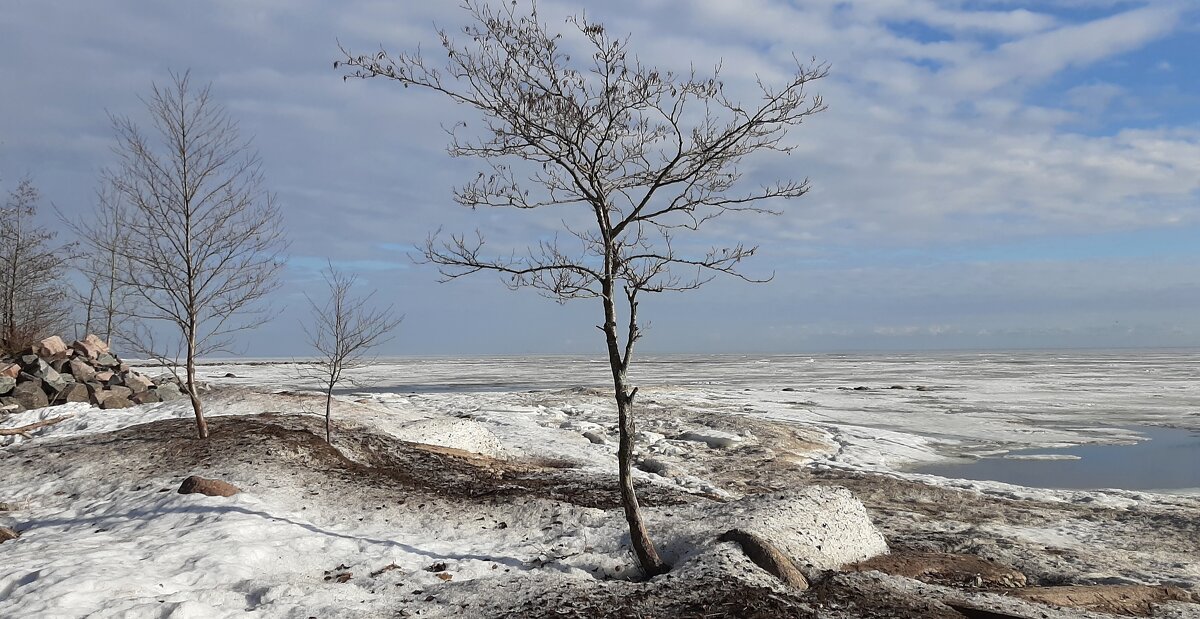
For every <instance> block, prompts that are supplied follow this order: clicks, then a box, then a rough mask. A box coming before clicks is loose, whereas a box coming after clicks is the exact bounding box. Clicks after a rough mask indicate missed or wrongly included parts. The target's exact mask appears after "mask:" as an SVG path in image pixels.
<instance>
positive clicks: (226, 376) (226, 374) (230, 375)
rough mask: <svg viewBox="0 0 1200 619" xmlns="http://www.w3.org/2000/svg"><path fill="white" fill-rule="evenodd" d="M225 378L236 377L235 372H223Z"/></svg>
mask: <svg viewBox="0 0 1200 619" xmlns="http://www.w3.org/2000/svg"><path fill="white" fill-rule="evenodd" d="M225 378H237V374H234V373H233V372H225Z"/></svg>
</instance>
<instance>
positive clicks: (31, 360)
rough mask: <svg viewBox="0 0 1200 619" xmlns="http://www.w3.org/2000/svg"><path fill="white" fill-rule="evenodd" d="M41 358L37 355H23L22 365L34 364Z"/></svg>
mask: <svg viewBox="0 0 1200 619" xmlns="http://www.w3.org/2000/svg"><path fill="white" fill-rule="evenodd" d="M40 360H41V357H38V356H37V355H21V365H33V364H35V363H37V362H38V361H40Z"/></svg>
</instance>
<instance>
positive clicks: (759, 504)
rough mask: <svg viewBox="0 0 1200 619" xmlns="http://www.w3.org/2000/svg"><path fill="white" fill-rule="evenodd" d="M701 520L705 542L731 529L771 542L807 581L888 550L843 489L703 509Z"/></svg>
mask: <svg viewBox="0 0 1200 619" xmlns="http://www.w3.org/2000/svg"><path fill="white" fill-rule="evenodd" d="M704 518H705V519H706V521H710V522H712V523H713V527H714V529H715V530H714V529H709V530H710V531H711V533H709V535H708V537H707V539H708V540H711V539H713V538H715V537H716V536H717V535H719V534H720V533H722V532H724V531H727V530H728V529H730V528H735V529H738V530H740V531H745V532H746V533H752V534H754V535H757V536H759V537H761V538H762V539H764V540H767V541H768V542H770V543H771V544H772V545H773V546H775V548H776V549H778V550H779V551H780V552H782V553H783V554H784V555H785V556H787V557H788V558H790V559H791V560H792V562H793V563H794V564H795V565H796V567H797V568H798V569H800V571H801V572H802V573H804V574H805V575H806V576H808V577H810V578H811V577H813V576H815V575H817V574H818V573H820V572H821V571H823V570H836V569H838V568H839V567H841V566H843V565H846V564H847V563H854V562H856V561H865V560H867V559H869V558H871V557H875V556H878V555H881V554H887V551H888V547H887V542H885V541H884V538H883V534H881V533H880V532H879V530H878V529H876V528H875V525H874V524H872V523H871V517H870V516H869V515H868V514H867V509H866V508H865V507H863V504H862V503H860V502H859V500H858V499H856V498H855V497H854V495H853V494H851V493H850V491H849V490H847V489H845V488H838V487H817V486H812V487H806V488H799V489H796V490H790V491H786V492H773V493H770V494H755V495H748V496H746V497H743V498H741V499H738V500H736V501H731V502H729V503H723V504H721V505H719V506H714V507H711V508H707V509H706V511H705V512H704ZM718 526H719V527H720V528H715V527H718ZM696 543H698V544H703V543H704V541H703V540H696ZM664 558H665V559H667V560H668V561H670V560H671V559H670V558H669V557H664Z"/></svg>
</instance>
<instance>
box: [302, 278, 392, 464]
mask: <svg viewBox="0 0 1200 619" xmlns="http://www.w3.org/2000/svg"><path fill="white" fill-rule="evenodd" d="M321 276H322V278H324V280H325V286H326V287H327V288H328V290H329V293H328V297H327V298H326V299H325V301H324V302H323V303H317V302H316V301H314V300H313V299H312V297H309V296H308V295H307V294H306V295H305V298H307V299H308V305H309V308H310V310H311V312H310V317H311V322H310V323H309V324H307V325H304V333H305V334H306V335H307V336H308V343H309V345H311V346H312V347H313V349H314V350H316V351H317V353H318V356H317V361H316V363H315V364H313V372H312V375H313V377H314V378H316V379H318V380H320V381H321V387H322V388H323V389H324V390H325V442H326V443H330V444H333V429H332V422H331V410H332V404H333V390H334V389H335V388H337V386H338V385H339V384H341V383H343V382H345V381H351V382H353V381H352V380H351V379H350V377H349V376H347V375H346V371H347V370H353V369H355V368H360V367H363V366H365V365H369V364H370V363H371V361H372V359H371V358H369V357H367V354H368V353H369V352H370V351H371V349H373V348H375V347H376V346H379V345H380V344H384V343H386V342H387V341H389V340H391V339H392V331H393V330H394V329H395V328H396V326H397V325H399V324H400V321H401V320H403V317H402V316H396V313H395V310H394V308H393V306H391V305H389V306H387V307H385V308H379V307H375V306H374V305H373V299H374V297H375V292H376V291H374V290H372V291H371V292H369V293H367V294H366V295H363V296H358V295H356V294H355V291H354V288H355V284H356V282H357V281H358V276H357V275H352V274H347V273H345V272H342V271H339V270H338V269H336V268H334V266H333V263H329V264H328V265H327V266H326V268H325V269H323V270H322V271H321Z"/></svg>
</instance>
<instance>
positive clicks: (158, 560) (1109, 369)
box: [0, 353, 1200, 618]
mask: <svg viewBox="0 0 1200 619" xmlns="http://www.w3.org/2000/svg"><path fill="white" fill-rule="evenodd" d="M550 361H552V362H550ZM550 361H548V360H546V359H539V358H531V359H485V360H457V359H442V360H430V359H423V360H396V361H391V362H382V363H380V364H378V365H377V366H373V367H370V368H366V369H364V370H361V371H360V372H359V373H358V375H356V376H355V377H354V378H355V380H356V381H357V382H358V383H359V384H366V385H374V387H373V388H372V389H369V390H355V391H351V392H347V393H340V394H339V395H338V397H337V400H336V402H335V406H334V413H333V417H334V420H335V438H336V437H337V436H338V434H339V433H349V432H352V431H358V430H363V431H369V432H375V433H379V434H381V435H386V436H390V437H394V438H396V439H399V440H403V441H409V442H412V443H421V444H426V445H432V446H438V447H442V448H447V449H453V450H462V451H465V452H471V453H475V454H479V455H480V456H482V457H486V458H493V459H496V460H497V461H504V462H511V463H524V462H527V463H540V464H542V465H547V464H554V465H555V466H562V467H564V468H567V469H570V470H574V471H580V472H583V473H593V474H605V475H611V473H612V471H614V470H615V452H616V436H617V433H616V424H615V414H614V411H613V408H612V404H611V401H610V399H609V398H608V397H607V396H605V392H604V391H603V388H604V385H605V383H604V368H603V366H602V364H594V363H590V362H586V361H582V360H578V359H565V360H564V359H553V360H550ZM698 361H703V362H704V363H700V364H699V365H697V362H698ZM1182 361H1183V363H1181V358H1179V357H1172V356H1171V355H1169V354H1165V353H1164V354H1163V355H1159V356H1149V357H1145V358H1141V359H1139V360H1137V363H1134V362H1133V361H1131V360H1127V359H1124V358H1122V357H1121V356H1120V355H1111V356H1103V355H1085V356H1084V357H1081V358H1069V359H1043V360H1041V361H1040V363H1041V365H1038V366H1036V367H1034V368H1028V367H1025V366H1023V365H1021V362H1022V359H1021V358H1018V357H1013V358H1011V359H999V360H994V359H985V358H983V357H979V356H970V355H966V356H961V357H954V356H951V357H948V358H941V359H926V358H913V357H904V356H896V357H886V358H881V359H863V358H850V357H832V358H819V359H817V360H815V361H814V359H812V358H809V357H802V358H801V357H795V358H745V359H741V360H736V361H730V360H728V359H724V358H702V359H698V360H696V359H692V360H688V361H687V362H686V363H684V362H680V363H667V362H655V363H650V364H648V365H646V366H643V368H642V369H641V370H639V371H640V372H641V373H640V374H636V376H635V378H636V380H637V381H638V383H639V384H640V385H641V389H640V391H639V406H640V411H641V417H640V418H639V427H638V430H639V431H638V434H637V447H638V453H639V458H640V459H639V462H638V465H637V469H636V470H635V474H636V475H637V477H638V479H639V480H641V481H642V482H645V483H647V484H650V485H651V486H653V487H657V488H663V489H669V490H671V491H674V492H681V493H688V494H690V495H694V496H697V497H706V498H705V499H703V500H698V501H697V502H694V503H689V504H686V505H678V506H663V507H650V508H646V509H645V512H646V515H647V521H648V522H650V523H651V529H652V530H651V534H652V536H654V537H655V538H657V539H658V540H660V543H661V550H662V551H663V553H664V555H665V557H666V558H667V559H668V561H670V562H672V563H675V564H677V566H678V569H680V570H685V571H686V570H687V569H709V568H713V566H718V567H719V566H721V565H726V564H727V563H729V562H734V561H736V560H738V559H736V553H733V554H731V553H732V551H731V550H730V548H729V545H728V544H724V545H722V544H716V543H715V542H714V541H713V540H714V539H715V536H716V535H718V534H719V533H721V532H723V531H724V530H727V529H729V528H734V527H739V528H743V529H746V530H751V531H756V532H759V533H761V534H764V535H766V536H768V537H769V538H771V539H773V540H783V541H782V543H783V544H784V545H785V546H786V548H787V552H788V553H789V554H792V555H793V556H802V557H805V559H806V560H807V564H806V565H805V566H804V567H805V569H807V570H810V571H811V570H822V569H832V568H836V567H837V566H839V565H841V564H842V563H846V562H850V561H856V560H860V559H864V558H867V557H869V556H872V555H874V554H878V553H881V552H886V550H887V547H886V544H885V543H884V539H883V536H882V535H881V534H880V533H879V531H878V530H876V528H875V527H874V526H872V524H871V522H870V520H869V518H868V516H867V513H866V511H865V509H864V508H863V506H862V505H861V504H860V503H859V502H858V501H857V500H856V499H855V498H854V497H853V496H852V495H850V493H849V492H847V491H846V490H844V489H831V488H825V487H814V488H797V489H789V490H786V491H782V492H778V493H769V494H765V495H757V496H749V497H745V498H743V497H742V496H741V494H740V492H739V491H738V490H737V488H735V487H732V486H728V485H723V484H722V482H721V481H720V479H718V478H716V477H714V476H713V473H712V472H711V471H712V470H713V469H712V468H711V467H709V468H705V467H704V466H701V465H702V464H704V463H709V462H720V461H721V459H722V458H723V454H724V453H725V452H728V451H732V450H753V449H759V450H764V451H763V452H762V453H763V454H764V455H763V457H764V459H769V458H771V457H773V456H772V455H771V453H772V452H771V450H778V449H779V447H778V446H777V445H776V444H775V443H768V442H767V441H766V440H765V439H763V438H761V436H760V435H757V431H754V432H752V431H750V430H749V429H743V430H738V429H737V428H738V426H739V424H741V425H746V426H748V427H750V422H751V421H754V420H761V421H765V422H778V423H784V424H786V425H787V427H792V428H795V433H796V439H797V440H801V439H803V440H804V441H808V442H809V443H811V450H810V451H807V452H805V453H804V454H803V457H802V458H801V460H802V461H807V462H808V464H809V465H811V466H818V467H828V468H836V469H844V470H848V471H872V472H877V473H882V474H886V475H892V476H895V477H897V478H902V479H912V480H919V481H921V482H923V483H926V484H930V485H935V486H943V487H954V488H964V489H969V490H972V491H976V492H980V493H996V494H998V495H1003V496H1011V497H1014V498H1021V497H1024V498H1030V499H1036V500H1039V501H1046V502H1060V503H1065V504H1069V503H1073V502H1083V501H1086V502H1088V503H1090V504H1095V505H1105V506H1110V507H1114V508H1122V507H1132V506H1136V505H1138V504H1140V503H1144V502H1156V503H1158V504H1170V501H1176V500H1178V501H1188V500H1194V499H1192V498H1191V497H1189V496H1188V492H1189V491H1187V490H1181V491H1178V492H1177V493H1175V494H1156V493H1146V492H1128V491H1120V490H1110V491H1086V492H1085V491H1062V490H1044V489H1033V488H1023V487H1019V486H1011V485H1008V484H1001V483H996V482H982V481H981V482H975V481H964V480H949V479H944V478H940V477H935V476H930V475H922V474H918V473H912V472H906V470H905V469H906V468H907V467H911V466H912V465H913V464H916V463H921V462H934V461H939V460H944V459H947V458H953V457H958V456H962V455H973V456H978V455H981V454H993V455H1003V454H1006V453H1007V452H1009V451H1016V450H1021V449H1029V448H1054V447H1062V446H1066V445H1076V444H1081V443H1105V442H1108V443H1117V442H1122V441H1128V440H1130V439H1131V438H1133V437H1134V436H1135V435H1134V434H1133V433H1132V432H1131V431H1129V430H1127V429H1125V428H1123V427H1121V426H1128V425H1137V424H1147V423H1151V424H1173V425H1177V426H1181V427H1189V428H1200V417H1197V416H1195V415H1194V414H1192V415H1190V416H1189V415H1188V414H1186V413H1184V412H1182V411H1194V407H1195V404H1196V403H1197V402H1200V386H1197V384H1196V383H1195V381H1194V380H1193V377H1194V375H1195V374H1194V369H1195V365H1196V361H1195V359H1194V358H1193V357H1185V358H1182ZM1180 365H1183V366H1185V367H1182V368H1181V367H1179V366H1180ZM747 366H753V368H754V369H753V372H749V371H747V370H746V367H747ZM1072 368H1074V369H1072ZM985 369H986V371H985ZM226 373H233V374H235V375H236V378H224V375H225V374H226ZM201 375H202V377H203V378H204V379H205V380H208V381H209V382H210V383H211V384H212V385H213V386H214V391H213V392H212V394H211V395H210V397H208V398H206V401H207V402H208V403H207V408H208V411H207V414H208V415H209V416H211V417H221V416H229V415H255V414H260V413H264V412H275V411H279V412H283V413H289V414H291V413H307V414H309V415H313V416H317V415H320V414H322V413H323V402H322V400H321V399H320V398H319V397H317V396H315V395H314V394H312V393H311V392H304V391H303V390H304V389H306V388H308V387H309V386H308V385H305V384H304V383H303V382H302V381H300V380H299V379H298V378H296V377H297V376H298V375H299V373H298V372H297V368H296V366H295V365H289V364H272V363H259V364H250V363H245V362H233V361H231V362H226V363H220V364H216V365H211V366H205V368H204V371H202V372H201ZM725 378H727V379H728V380H725ZM858 386H866V387H867V389H865V390H855V389H854V387H858ZM893 386H896V387H903V388H892V387H893ZM251 387H253V389H251ZM917 387H922V388H923V389H920V390H919V389H917ZM593 388H594V389H599V391H593V390H592V389H593ZM785 389H787V390H785ZM1189 407H1190V408H1189ZM61 414H69V415H71V418H70V419H68V420H67V421H64V422H62V423H60V424H57V425H54V426H50V427H46V428H43V429H40V430H37V431H35V432H34V433H33V435H34V438H33V439H32V441H27V440H26V439H23V438H21V437H6V440H5V441H4V445H5V447H3V448H2V449H0V457H2V456H4V455H5V451H7V452H8V453H12V454H19V457H20V458H21V459H22V460H20V461H24V459H26V458H42V456H41V455H39V454H48V453H49V452H47V451H45V450H43V449H41V447H44V446H46V445H51V444H53V443H54V442H55V441H58V440H67V439H77V438H81V437H89V436H95V435H100V434H103V433H108V432H113V431H117V430H120V429H123V428H129V427H132V426H137V425H139V424H145V423H149V422H154V421H160V420H169V419H184V420H186V419H190V418H191V417H192V411H191V407H190V403H189V402H188V401H187V400H186V399H184V400H178V401H174V402H169V403H159V404H148V405H140V406H134V407H131V408H128V409H120V410H109V411H100V410H98V409H93V408H91V407H88V406H86V405H82V404H72V405H67V406H61V407H54V408H47V409H42V410H40V411H30V412H25V413H21V414H18V415H12V416H8V417H6V418H4V419H3V420H2V421H0V423H2V425H3V427H15V426H19V425H25V424H28V423H33V422H35V421H39V420H43V419H47V418H51V417H55V416H58V415H61ZM743 421H744V422H745V423H742V422H743ZM26 444H28V445H27V446H28V450H27V451H14V450H18V449H21V448H22V446H23V445H26ZM107 448H108V449H111V450H112V453H113V454H114V458H117V459H120V458H122V457H125V460H121V461H120V462H119V466H115V465H114V464H113V462H106V461H81V460H79V459H78V458H74V457H72V455H71V454H70V453H64V454H57V453H56V454H55V455H54V456H49V455H46V456H45V459H42V460H39V461H37V462H36V463H34V464H31V465H30V466H31V467H33V468H30V469H29V470H35V469H36V470H37V471H40V474H38V475H28V474H25V472H24V469H25V467H20V466H17V467H13V466H6V467H0V471H2V472H0V474H2V475H4V477H3V483H2V484H0V488H3V490H2V491H0V502H3V503H8V504H11V505H13V506H16V507H17V508H18V509H16V510H15V511H10V512H4V511H0V525H9V526H15V527H16V528H18V529H19V530H21V531H22V532H23V535H22V537H21V538H20V539H18V540H16V541H12V542H7V543H5V544H4V545H3V546H0V556H2V557H3V561H0V616H13V617H35V616H36V617H43V616H45V617H51V616H65V617H76V616H94V617H110V616H123V617H173V618H183V617H244V616H261V617H308V616H320V617H370V616H379V615H383V614H387V613H390V612H394V611H395V610H396V609H398V608H406V609H418V610H421V611H422V614H421V616H459V615H460V614H462V613H464V612H465V613H467V614H470V610H469V609H470V608H471V606H470V605H472V604H478V603H479V600H480V599H481V596H482V597H484V598H486V597H489V596H491V595H494V593H492V592H496V591H503V590H512V591H527V592H528V591H533V592H536V591H537V590H538V587H543V588H544V587H553V586H554V585H553V583H554V582H558V581H562V582H569V581H575V580H578V581H583V582H589V581H593V580H595V579H597V578H601V579H603V578H626V577H629V576H630V575H631V573H632V572H633V561H632V558H631V556H630V554H629V550H628V547H627V546H626V545H625V544H626V543H627V542H625V539H626V537H625V536H626V530H625V523H624V519H623V516H622V515H621V513H620V511H619V510H613V509H599V508H591V507H581V506H578V505H572V504H569V503H565V502H556V501H550V500H546V499H536V498H530V499H519V498H518V499H513V500H511V501H507V502H500V503H496V504H490V505H484V504H480V503H463V502H455V501H452V500H448V499H447V500H439V499H422V500H421V501H420V502H418V501H415V500H414V501H406V500H405V498H406V497H405V496H403V494H402V493H396V492H393V491H389V490H387V489H371V488H367V489H363V490H361V491H357V490H356V491H353V492H345V493H338V492H334V491H333V489H332V486H331V484H332V483H333V482H330V481H328V480H321V479H316V478H314V477H311V476H306V475H307V474H306V473H304V472H303V471H302V470H300V467H292V468H289V467H285V466H278V467H275V466H273V465H272V466H266V465H264V464H262V463H258V464H254V463H248V462H247V463H236V462H235V463H231V464H229V466H227V467H225V468H223V469H221V470H214V471H184V470H175V469H169V468H160V466H159V464H158V463H156V462H153V461H144V462H143V461H139V460H137V456H135V455H134V454H132V453H129V454H124V452H122V451H121V447H120V445H113V446H109V447H107ZM343 451H344V453H345V455H346V457H349V458H352V459H353V458H360V457H361V454H359V453H357V452H354V451H353V450H352V449H349V448H346V449H344V450H343ZM297 457H299V456H297ZM1014 457H1016V456H1014ZM1019 457H1023V458H1032V457H1049V456H1027V455H1026V456H1019ZM6 462H7V464H9V465H12V464H13V463H14V460H13V459H9V460H7V461H6ZM797 465H799V464H797ZM293 468H294V469H295V470H293ZM192 472H194V473H196V474H206V473H207V474H208V475H207V476H217V477H221V478H225V479H227V480H229V481H232V482H234V483H237V484H239V485H241V486H242V487H243V490H244V492H243V493H241V494H238V495H236V496H234V497H230V498H218V497H205V496H199V495H179V494H176V493H175V489H176V488H177V487H178V484H179V481H180V479H181V476H182V475H185V474H190V473H192ZM252 480H254V481H258V482H262V483H256V484H254V485H251V483H250V482H251V481H252ZM318 489H319V491H318ZM1173 492H1174V491H1173ZM1191 492H1195V491H1194V490H1193V491H1191ZM414 503H415V504H414ZM502 525H503V526H502ZM1095 531H1096V529H1095V525H1093V524H1091V523H1089V522H1087V521H1085V520H1082V519H1080V520H1070V521H1065V522H1063V523H1061V524H1060V525H1057V526H1053V527H1045V526H1018V525H1015V524H1014V525H1010V526H1009V529H1007V530H1005V531H1004V533H1006V534H1008V535H1013V536H1020V537H1023V538H1025V539H1029V540H1033V541H1035V542H1038V543H1044V544H1046V545H1060V546H1063V545H1068V546H1069V545H1080V544H1088V543H1092V542H1094V541H1095V537H1094V535H1096V532H1095ZM443 563H444V564H445V565H444V566H442V565H441V564H443ZM393 565H394V566H395V567H394V568H390V569H386V570H385V571H380V570H383V569H384V568H388V566H393ZM343 566H344V567H343ZM688 566H692V567H688ZM433 568H439V569H433ZM713 569H716V568H713ZM347 572H348V573H350V574H351V577H350V578H349V580H348V581H347V582H345V583H339V582H337V581H336V577H337V575H338V574H341V573H347ZM326 576H330V579H329V580H326ZM445 576H448V577H449V580H446V578H445ZM533 583H537V586H534V585H533ZM418 591H419V592H420V593H415V592H418ZM527 594H532V593H527ZM514 595H516V594H515V593H514ZM431 598H432V599H431ZM464 605H467V606H465V607H464Z"/></svg>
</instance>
